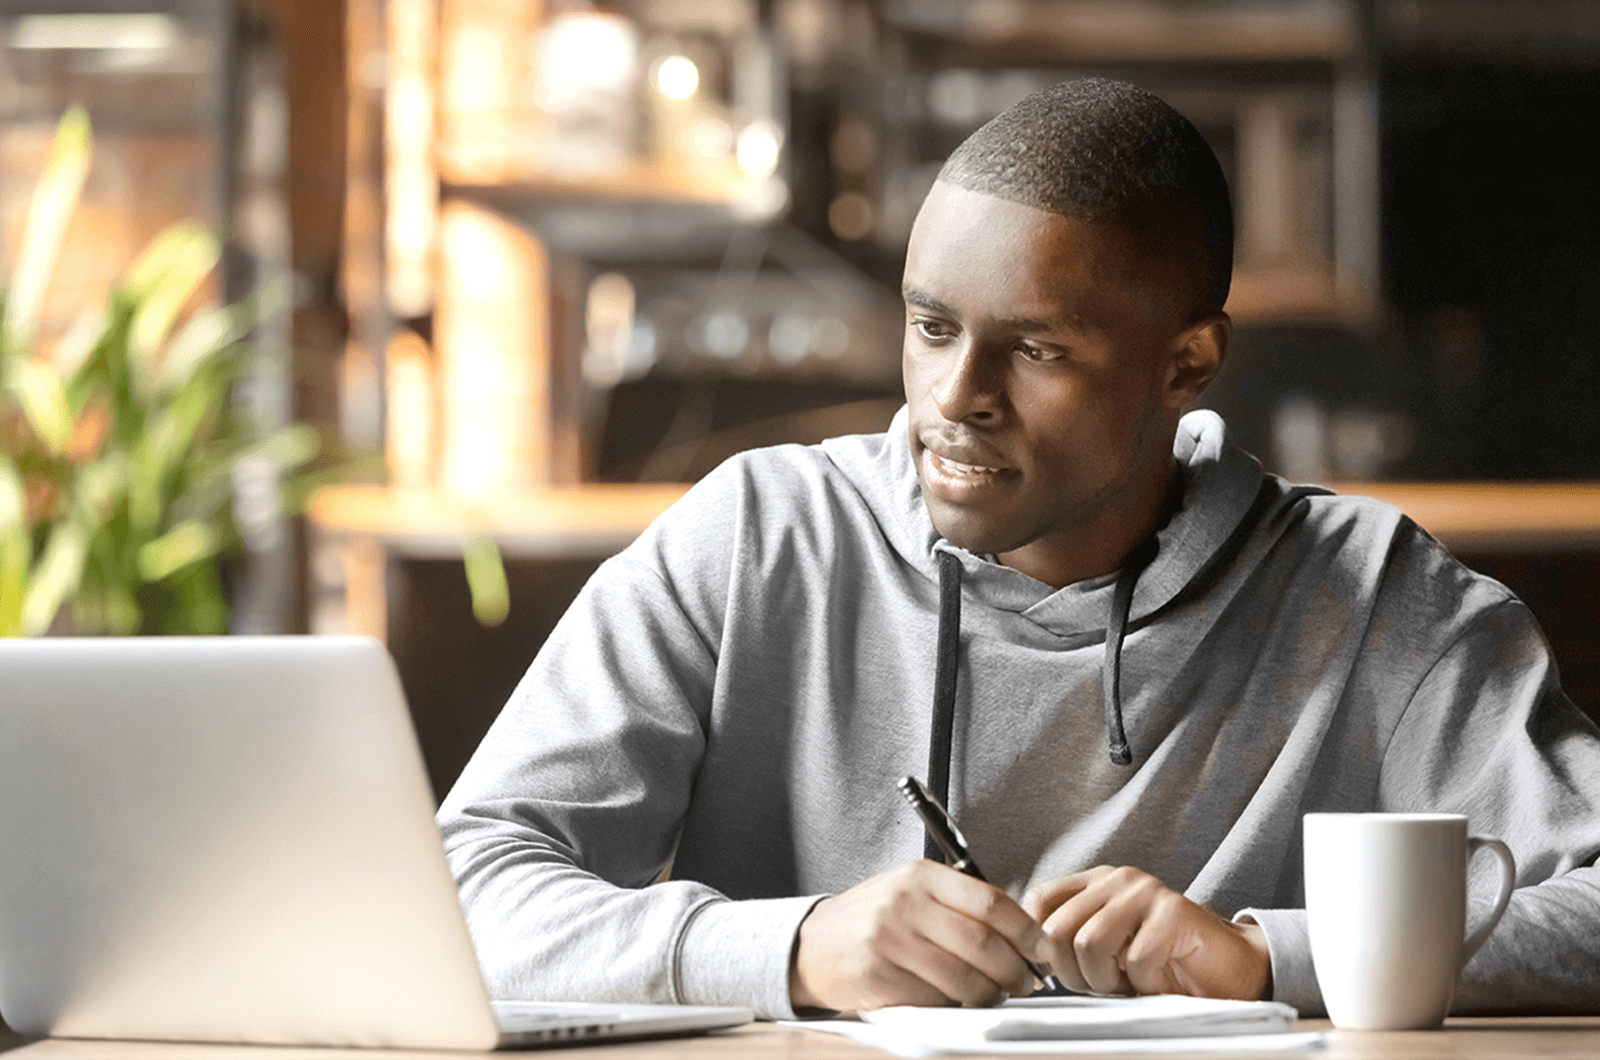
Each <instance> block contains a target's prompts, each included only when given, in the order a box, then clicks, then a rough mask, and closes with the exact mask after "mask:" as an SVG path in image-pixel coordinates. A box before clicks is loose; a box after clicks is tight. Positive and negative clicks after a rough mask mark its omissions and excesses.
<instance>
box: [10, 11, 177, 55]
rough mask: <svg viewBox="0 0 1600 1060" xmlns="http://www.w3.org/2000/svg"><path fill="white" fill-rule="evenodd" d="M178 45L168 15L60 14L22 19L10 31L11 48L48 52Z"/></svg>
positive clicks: (153, 48)
mask: <svg viewBox="0 0 1600 1060" xmlns="http://www.w3.org/2000/svg"><path fill="white" fill-rule="evenodd" d="M177 42H178V27H177V24H176V23H175V21H174V20H173V18H172V16H171V15H162V14H128V15H116V14H87V15H86V14H62V15H23V16H22V17H21V18H19V19H17V21H16V25H15V26H14V28H13V29H12V30H11V46H12V47H13V48H21V49H29V50H37V51H49V50H56V49H102V50H107V51H119V50H137V51H157V52H165V51H170V50H171V49H172V47H173V45H175V44H176V43H177Z"/></svg>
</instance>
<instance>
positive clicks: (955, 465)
mask: <svg viewBox="0 0 1600 1060" xmlns="http://www.w3.org/2000/svg"><path fill="white" fill-rule="evenodd" d="M934 455H935V456H936V457H938V460H939V463H941V464H943V465H944V466H945V467H947V468H949V469H950V470H951V471H954V472H956V473H957V474H961V475H982V474H993V473H995V472H998V471H999V470H1000V469H999V468H997V467H981V466H980V465H978V464H962V463H959V462H957V461H955V460H951V459H950V458H948V457H943V456H938V454H937V453H936V454H934Z"/></svg>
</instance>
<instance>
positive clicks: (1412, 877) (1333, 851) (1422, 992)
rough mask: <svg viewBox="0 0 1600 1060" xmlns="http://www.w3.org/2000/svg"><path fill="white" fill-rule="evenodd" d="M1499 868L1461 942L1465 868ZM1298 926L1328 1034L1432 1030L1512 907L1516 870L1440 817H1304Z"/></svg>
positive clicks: (1493, 842)
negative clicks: (1486, 858)
mask: <svg viewBox="0 0 1600 1060" xmlns="http://www.w3.org/2000/svg"><path fill="white" fill-rule="evenodd" d="M1481 849H1488V850H1492V851H1493V852H1494V854H1495V856H1496V857H1497V858H1499V859H1500V889H1499V893H1498V894H1496V895H1495V899H1494V907H1493V909H1492V910H1491V911H1490V913H1489V915H1488V916H1486V917H1485V918H1483V920H1482V922H1481V923H1479V924H1478V925H1477V926H1476V927H1474V928H1473V931H1472V934H1471V935H1467V936H1466V937H1465V938H1463V936H1464V935H1466V930H1465V929H1466V919H1467V861H1468V859H1469V858H1471V857H1472V855H1474V854H1476V853H1477V852H1478V851H1479V850H1481ZM1305 867H1306V919H1307V921H1308V923H1309V926H1310V930H1311V959H1312V964H1313V965H1314V966H1315V967H1316V970H1317V979H1318V981H1319V982H1320V983H1321V985H1322V1000H1323V1002H1324V1003H1325V1004H1326V1005H1327V1007H1328V1017H1329V1018H1330V1019H1332V1020H1333V1024H1334V1026H1336V1027H1347V1028H1354V1029H1360V1030H1410V1029H1414V1028H1419V1027H1436V1026H1438V1025H1439V1024H1440V1022H1442V1021H1443V1020H1444V1017H1445V1014H1446V1013H1448V1012H1449V1011H1450V998H1451V995H1452V994H1453V993H1454V992H1455V984H1456V976H1457V975H1458V974H1459V973H1460V971H1461V969H1462V966H1464V965H1465V964H1466V963H1467V958H1469V957H1471V956H1472V955H1473V953H1475V952H1477V949H1478V947H1479V946H1481V945H1483V940H1484V939H1486V938H1488V937H1489V932H1490V931H1492V930H1494V926H1495V924H1497V923H1498V922H1499V920H1500V914H1502V913H1504V912H1505V910H1506V903H1507V902H1508V901H1510V899H1511V888H1512V885H1513V883H1514V882H1515V879H1516V863H1515V862H1514V861H1513V860H1512V857H1511V851H1510V850H1509V849H1507V847H1506V845H1505V844H1504V843H1502V842H1500V841H1499V840H1498V839H1482V838H1479V837H1478V836H1470V837H1469V836H1468V835H1467V819H1466V818H1465V817H1463V816H1461V815H1460V814H1445V813H1308V814H1306V816H1305Z"/></svg>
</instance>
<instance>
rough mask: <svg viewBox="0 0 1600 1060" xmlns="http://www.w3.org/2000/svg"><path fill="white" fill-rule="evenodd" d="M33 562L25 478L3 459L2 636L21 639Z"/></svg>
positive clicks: (0, 540) (0, 515) (0, 496)
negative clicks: (23, 479)
mask: <svg viewBox="0 0 1600 1060" xmlns="http://www.w3.org/2000/svg"><path fill="white" fill-rule="evenodd" d="M32 562H33V535H32V534H30V533H29V532H28V512H27V498H26V496H25V495H24V493H23V490H22V476H21V475H19V474H17V469H16V466H15V465H14V464H12V463H11V461H10V460H7V459H4V458H0V637H20V636H22V598H23V594H24V593H25V592H26V591H27V588H28V566H29V564H30V563H32Z"/></svg>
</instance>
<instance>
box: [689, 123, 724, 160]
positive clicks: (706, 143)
mask: <svg viewBox="0 0 1600 1060" xmlns="http://www.w3.org/2000/svg"><path fill="white" fill-rule="evenodd" d="M732 148H733V130H732V129H731V128H729V127H728V123H727V122H725V121H723V120H722V119H721V118H705V119H703V120H702V121H700V122H699V123H697V124H696V125H695V127H694V149H695V150H696V151H699V152H700V153H701V154H702V155H704V156H706V157H707V158H721V157H722V156H723V155H725V154H727V153H728V152H729V151H730V150H731V149H732Z"/></svg>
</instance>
